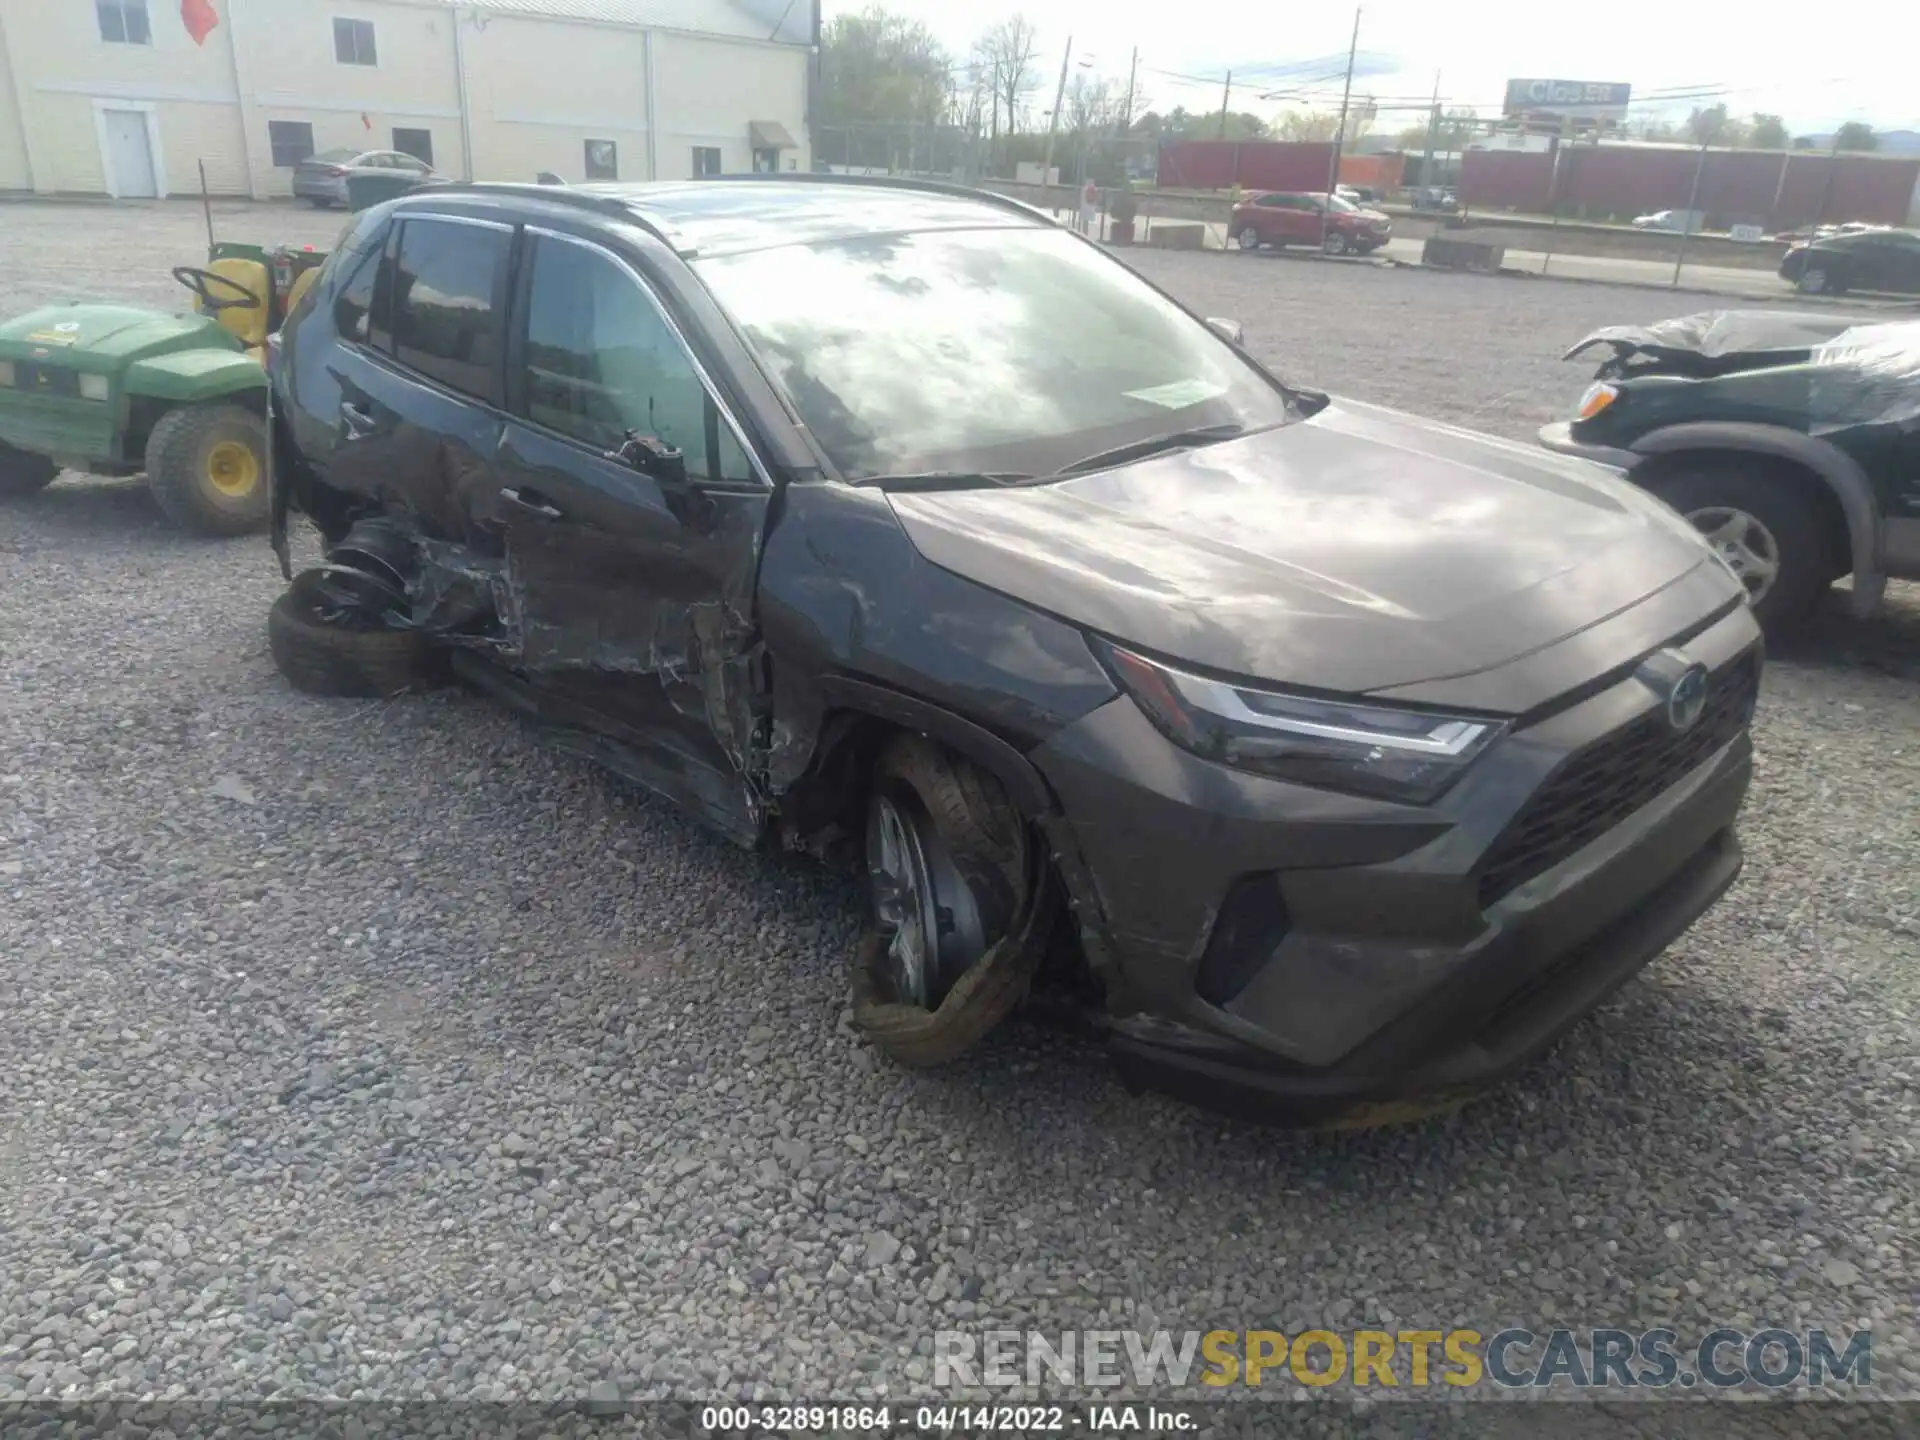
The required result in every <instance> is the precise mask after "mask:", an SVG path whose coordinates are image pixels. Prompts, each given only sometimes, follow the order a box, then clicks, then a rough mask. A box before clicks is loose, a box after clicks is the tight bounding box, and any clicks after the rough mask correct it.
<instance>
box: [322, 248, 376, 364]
mask: <svg viewBox="0 0 1920 1440" xmlns="http://www.w3.org/2000/svg"><path fill="white" fill-rule="evenodd" d="M383 259H384V257H383V256H382V255H381V253H380V247H379V246H374V247H373V248H371V249H368V250H365V251H357V252H355V253H354V254H352V255H349V256H348V257H347V258H346V260H344V261H343V262H342V264H343V265H344V266H346V267H350V268H348V270H347V283H346V284H345V285H343V286H341V287H340V293H339V295H337V296H336V297H335V298H334V302H333V333H334V334H336V335H338V336H339V337H340V338H341V339H342V340H350V341H352V342H353V343H354V344H356V345H367V344H371V343H372V342H373V332H372V324H373V311H374V300H375V296H376V294H377V290H378V286H379V278H380V268H381V264H382V261H383ZM385 318H386V317H385V316H384V315H383V316H382V317H381V319H382V321H383V323H382V325H381V329H382V330H383V331H384V330H385V329H386V326H385V324H384V321H385Z"/></svg>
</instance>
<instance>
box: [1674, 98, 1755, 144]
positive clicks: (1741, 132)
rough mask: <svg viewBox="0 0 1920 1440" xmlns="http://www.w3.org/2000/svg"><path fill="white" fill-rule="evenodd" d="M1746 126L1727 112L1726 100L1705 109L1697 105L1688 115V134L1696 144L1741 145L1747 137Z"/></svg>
mask: <svg viewBox="0 0 1920 1440" xmlns="http://www.w3.org/2000/svg"><path fill="white" fill-rule="evenodd" d="M1746 128H1747V127H1746V126H1745V124H1743V123H1742V122H1741V121H1739V120H1737V119H1735V118H1734V117H1733V116H1731V115H1729V114H1728V113H1727V106H1726V102H1725V101H1721V102H1720V103H1719V104H1716V105H1709V106H1706V107H1705V108H1704V109H1702V108H1698V107H1696V108H1695V109H1694V111H1693V113H1692V114H1691V115H1689V116H1687V134H1688V136H1689V137H1691V138H1692V140H1693V143H1694V144H1696V145H1739V144H1741V143H1742V142H1743V141H1744V140H1745V138H1746Z"/></svg>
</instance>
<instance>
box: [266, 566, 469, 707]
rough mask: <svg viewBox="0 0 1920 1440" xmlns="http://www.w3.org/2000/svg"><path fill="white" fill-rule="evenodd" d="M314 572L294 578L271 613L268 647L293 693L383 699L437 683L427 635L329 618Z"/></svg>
mask: <svg viewBox="0 0 1920 1440" xmlns="http://www.w3.org/2000/svg"><path fill="white" fill-rule="evenodd" d="M312 573H313V572H311V571H309V572H308V573H307V574H306V575H299V576H295V577H294V582H293V584H292V586H291V587H290V588H289V589H288V590H287V591H286V593H285V594H283V595H282V596H281V597H280V598H279V599H278V600H276V601H274V602H273V608H272V609H271V610H269V611H268V612H267V648H268V649H270V650H271V651H272V652H273V663H274V665H275V666H276V667H277V668H278V669H279V671H280V673H281V674H282V675H284V676H286V678H287V681H288V683H289V684H291V685H292V686H293V688H294V689H296V690H304V691H305V692H306V693H307V694H309V695H349V696H357V697H364V698H379V697H382V696H387V695H397V694H399V693H400V692H401V691H402V690H407V689H418V688H424V687H425V686H427V685H430V684H432V683H433V682H434V681H435V680H437V679H438V677H439V667H438V665H437V664H436V663H435V662H436V661H437V659H438V658H439V657H438V656H437V654H436V653H435V652H434V650H433V649H432V647H431V646H429V645H428V643H427V640H426V637H425V636H423V635H422V634H420V633H419V632H418V631H417V630H394V629H390V628H388V627H387V626H384V625H379V624H378V623H377V622H370V621H367V620H365V619H362V618H360V617H355V616H344V615H339V614H335V613H331V611H330V608H329V607H328V606H327V605H326V603H325V602H324V601H322V600H321V599H320V598H319V597H318V596H317V595H316V594H315V592H314V590H313V587H312V584H311V582H310V580H309V578H308V577H309V576H310V575H311V574H312Z"/></svg>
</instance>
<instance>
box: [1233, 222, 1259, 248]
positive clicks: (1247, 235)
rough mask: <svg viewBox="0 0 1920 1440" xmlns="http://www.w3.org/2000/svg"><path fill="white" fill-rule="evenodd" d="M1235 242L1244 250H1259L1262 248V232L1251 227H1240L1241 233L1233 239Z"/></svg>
mask: <svg viewBox="0 0 1920 1440" xmlns="http://www.w3.org/2000/svg"><path fill="white" fill-rule="evenodd" d="M1233 241H1234V244H1236V245H1238V246H1239V247H1240V248H1241V249H1242V250H1258V249H1259V248H1260V232H1259V231H1258V230H1256V229H1254V228H1253V226H1251V225H1242V226H1241V227H1240V233H1239V234H1237V235H1235V236H1234V237H1233Z"/></svg>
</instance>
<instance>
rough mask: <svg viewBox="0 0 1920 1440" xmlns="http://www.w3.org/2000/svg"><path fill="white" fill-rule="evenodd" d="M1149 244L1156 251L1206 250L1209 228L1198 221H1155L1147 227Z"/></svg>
mask: <svg viewBox="0 0 1920 1440" xmlns="http://www.w3.org/2000/svg"><path fill="white" fill-rule="evenodd" d="M1147 244H1149V245H1151V246H1153V247H1154V248H1155V249H1156V250H1204V249H1206V248H1207V227H1206V226H1205V225H1203V224H1201V223H1200V222H1199V221H1196V220H1155V221H1154V222H1153V223H1152V224H1150V225H1149V226H1148V227H1147Z"/></svg>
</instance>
